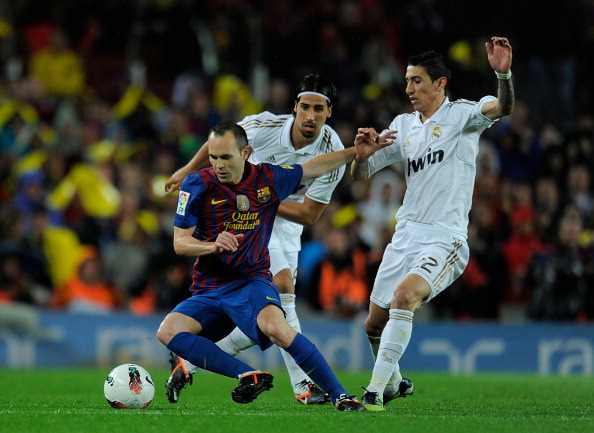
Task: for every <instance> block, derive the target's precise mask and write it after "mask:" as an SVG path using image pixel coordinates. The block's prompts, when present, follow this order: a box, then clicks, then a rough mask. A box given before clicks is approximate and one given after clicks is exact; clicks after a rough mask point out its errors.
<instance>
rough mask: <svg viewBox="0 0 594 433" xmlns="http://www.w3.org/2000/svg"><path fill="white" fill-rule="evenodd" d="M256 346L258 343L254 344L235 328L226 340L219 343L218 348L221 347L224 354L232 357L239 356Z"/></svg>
mask: <svg viewBox="0 0 594 433" xmlns="http://www.w3.org/2000/svg"><path fill="white" fill-rule="evenodd" d="M255 345H256V343H254V342H253V341H252V340H251V339H250V338H249V337H248V336H247V335H245V334H244V333H243V331H241V329H239V328H235V329H234V330H233V331H231V333H230V334H229V335H227V336H226V337H225V338H223V339H221V340H219V341H217V346H219V348H221V349H222V350H223V352H226V353H228V354H229V355H232V356H237V355H239V353H240V352H243V351H244V350H245V349H249V348H250V347H252V346H255Z"/></svg>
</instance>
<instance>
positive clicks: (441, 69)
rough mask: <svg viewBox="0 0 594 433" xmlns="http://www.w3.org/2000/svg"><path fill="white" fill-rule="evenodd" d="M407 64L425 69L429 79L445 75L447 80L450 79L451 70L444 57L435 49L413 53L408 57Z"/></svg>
mask: <svg viewBox="0 0 594 433" xmlns="http://www.w3.org/2000/svg"><path fill="white" fill-rule="evenodd" d="M408 65H409V66H420V67H421V68H423V69H425V71H426V72H427V75H429V78H431V81H435V80H437V79H438V78H441V77H445V78H446V79H447V80H448V82H447V84H449V83H450V80H451V79H452V71H451V70H450V68H448V65H447V64H446V61H445V59H444V58H443V56H442V55H441V54H439V53H436V52H435V51H425V52H424V53H421V54H415V55H414V56H410V57H409V58H408ZM447 84H446V87H447Z"/></svg>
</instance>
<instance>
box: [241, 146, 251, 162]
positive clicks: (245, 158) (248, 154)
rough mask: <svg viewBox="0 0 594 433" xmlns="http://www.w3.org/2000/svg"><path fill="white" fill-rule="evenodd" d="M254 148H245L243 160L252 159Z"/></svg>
mask: <svg viewBox="0 0 594 433" xmlns="http://www.w3.org/2000/svg"><path fill="white" fill-rule="evenodd" d="M252 151H253V150H252V148H251V147H250V146H246V147H244V148H243V155H242V157H243V160H244V161H247V159H248V158H249V157H250V155H251V154H252Z"/></svg>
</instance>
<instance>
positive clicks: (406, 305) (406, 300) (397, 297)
mask: <svg viewBox="0 0 594 433" xmlns="http://www.w3.org/2000/svg"><path fill="white" fill-rule="evenodd" d="M421 300H422V298H420V297H419V295H418V293H417V292H416V291H415V290H413V289H411V288H410V287H407V286H399V287H398V288H397V289H396V291H395V292H394V296H393V297H392V303H391V304H390V307H391V308H398V309H401V310H409V311H414V309H415V308H417V306H418V305H419V303H420V302H421Z"/></svg>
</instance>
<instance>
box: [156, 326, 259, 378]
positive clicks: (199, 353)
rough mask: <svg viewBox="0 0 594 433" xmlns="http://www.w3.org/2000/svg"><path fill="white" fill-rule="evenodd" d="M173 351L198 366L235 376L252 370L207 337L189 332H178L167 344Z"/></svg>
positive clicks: (224, 374)
mask: <svg viewBox="0 0 594 433" xmlns="http://www.w3.org/2000/svg"><path fill="white" fill-rule="evenodd" d="M167 348H168V349H169V350H171V351H172V352H173V353H175V354H177V355H179V356H181V357H182V358H184V359H187V360H188V361H190V362H191V363H192V364H194V365H195V366H196V367H198V368H202V369H204V370H208V371H212V372H214V373H218V374H222V375H223V376H227V377H234V378H237V377H238V376H239V375H240V374H243V373H245V372H246V371H253V370H255V368H252V367H250V366H249V365H247V364H246V363H245V362H241V361H240V360H239V359H237V358H235V357H233V356H231V355H229V354H228V353H225V352H223V351H222V350H221V349H220V348H219V346H217V345H216V344H215V343H213V342H212V341H210V340H209V339H207V338H204V337H201V336H199V335H195V334H192V333H190V332H180V333H178V334H176V335H175V337H173V338H172V339H171V341H170V342H169V344H168V345H167Z"/></svg>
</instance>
